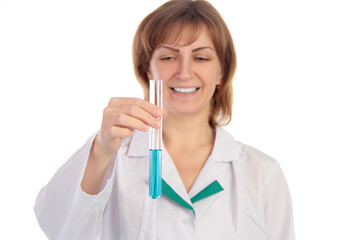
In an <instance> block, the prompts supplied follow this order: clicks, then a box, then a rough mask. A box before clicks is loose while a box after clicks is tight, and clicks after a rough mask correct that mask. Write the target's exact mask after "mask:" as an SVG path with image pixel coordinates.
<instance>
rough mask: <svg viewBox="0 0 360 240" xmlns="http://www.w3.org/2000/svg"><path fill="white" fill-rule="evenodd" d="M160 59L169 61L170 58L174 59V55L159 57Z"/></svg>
mask: <svg viewBox="0 0 360 240" xmlns="http://www.w3.org/2000/svg"><path fill="white" fill-rule="evenodd" d="M160 59H161V61H171V60H174V59H175V57H171V56H167V57H161V58H160Z"/></svg>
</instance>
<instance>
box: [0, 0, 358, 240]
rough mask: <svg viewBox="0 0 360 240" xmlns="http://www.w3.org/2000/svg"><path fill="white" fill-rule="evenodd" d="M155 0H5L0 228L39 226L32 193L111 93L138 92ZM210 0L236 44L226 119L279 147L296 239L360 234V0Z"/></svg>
mask: <svg viewBox="0 0 360 240" xmlns="http://www.w3.org/2000/svg"><path fill="white" fill-rule="evenodd" d="M163 2H164V1H160V0H157V1H155V0H151V1H145V0H144V1H126V2H125V1H114V0H112V1H110V0H103V1H100V0H86V1H85V0H61V1H60V0H58V1H54V0H52V1H49V0H42V1H41V0H32V1H30V0H0V112H1V118H0V121H1V123H0V134H1V136H0V161H1V165H0V166H1V167H0V184H1V187H0V191H1V198H0V201H1V204H0V219H1V227H0V228H1V231H0V239H46V238H45V235H44V234H43V233H42V231H41V229H40V228H39V226H38V224H37V222H36V219H35V216H34V213H33V206H34V203H35V198H36V195H37V193H38V191H39V190H40V188H41V187H42V186H43V185H45V184H46V183H47V182H48V181H49V180H50V178H51V177H52V175H53V174H54V173H55V171H56V170H57V169H58V168H59V167H60V166H61V164H63V163H64V162H65V161H66V160H67V158H68V157H69V156H70V155H71V154H72V153H73V152H74V151H75V150H76V149H78V148H79V147H80V146H81V145H82V144H83V143H84V142H85V141H86V139H87V138H88V137H89V136H90V135H91V134H92V133H94V132H95V131H97V129H98V128H99V126H100V123H101V117H102V110H103V108H104V107H105V106H106V105H107V103H108V100H109V99H110V97H112V96H133V97H142V89H141V88H140V86H139V84H138V83H137V81H136V80H135V77H134V75H133V69H132V59H131V42H132V38H133V35H134V33H135V31H136V27H137V25H138V24H139V22H140V21H141V19H142V18H143V17H144V16H145V15H146V14H148V13H149V12H150V11H152V10H154V9H155V8H156V7H157V6H159V5H160V4H161V3H163ZM210 2H211V3H212V4H213V5H214V6H215V7H216V8H217V9H218V10H219V12H220V13H221V14H222V15H223V17H224V19H225V21H226V22H227V24H228V26H229V28H230V30H231V32H232V34H233V38H234V42H235V46H236V50H237V55H238V70H237V74H236V76H235V79H234V87H235V103H234V108H233V110H234V117H233V121H232V123H231V124H230V125H229V126H228V127H226V129H227V130H229V131H230V132H231V133H232V134H233V135H234V136H235V138H236V139H238V140H240V141H242V142H244V143H247V144H249V145H252V146H254V147H256V148H258V149H260V150H261V151H264V152H266V153H267V154H269V155H271V156H273V157H274V158H276V159H277V160H278V161H279V163H280V165H281V166H282V169H283V171H284V172H285V175H286V177H287V180H288V184H289V187H290V190H291V194H292V198H293V204H294V214H295V230H296V236H297V239H307V240H310V239H316V240H318V239H360V232H359V231H358V230H357V229H358V227H359V225H360V220H359V216H360V207H359V203H360V193H359V189H360V186H359V185H360V174H359V172H360V167H359V166H360V164H359V161H360V153H359V152H360V151H359V150H360V127H359V125H360V124H359V123H360V113H359V109H360V107H359V104H360V94H359V92H360V87H359V81H360V47H359V46H360V44H359V43H360V14H359V13H360V8H359V4H358V1H350V0H337V1H332V0H326V1H325V0H323V1H321V0H302V1H285V0H284V1H280V0H274V1H224V0H212V1H210Z"/></svg>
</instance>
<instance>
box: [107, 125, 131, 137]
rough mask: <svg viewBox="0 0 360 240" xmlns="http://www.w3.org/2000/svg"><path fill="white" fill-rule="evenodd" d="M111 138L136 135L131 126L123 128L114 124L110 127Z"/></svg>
mask: <svg viewBox="0 0 360 240" xmlns="http://www.w3.org/2000/svg"><path fill="white" fill-rule="evenodd" d="M108 133H109V137H110V138H125V137H131V136H133V135H134V131H133V130H131V129H129V128H123V127H118V126H112V127H110V128H109V129H108Z"/></svg>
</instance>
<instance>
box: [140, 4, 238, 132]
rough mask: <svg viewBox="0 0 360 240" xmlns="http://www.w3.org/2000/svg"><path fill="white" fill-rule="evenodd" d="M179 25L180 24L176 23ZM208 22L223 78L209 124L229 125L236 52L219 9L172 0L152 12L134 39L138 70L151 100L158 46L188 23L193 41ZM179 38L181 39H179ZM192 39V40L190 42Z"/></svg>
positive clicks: (212, 106)
mask: <svg viewBox="0 0 360 240" xmlns="http://www.w3.org/2000/svg"><path fill="white" fill-rule="evenodd" d="M177 26H179V27H177ZM203 26H205V27H206V28H207V30H208V31H209V33H210V36H211V38H212V40H213V43H214V46H215V51H216V54H217V56H218V58H219V60H220V65H221V70H222V79H221V84H220V85H219V86H218V87H217V88H216V90H215V93H214V95H213V97H212V100H211V113H210V116H209V124H210V126H212V127H215V126H216V125H227V124H229V123H230V121H231V115H232V109H231V108H232V101H233V86H232V79H233V77H234V74H235V69H236V54H235V48H234V44H233V40H232V37H231V34H230V31H229V29H228V28H227V26H226V24H225V22H224V20H223V18H222V17H221V15H220V14H219V13H218V11H217V10H216V9H215V8H214V7H213V6H212V5H211V4H210V3H208V2H207V1H205V0H172V1H169V2H166V3H165V4H163V5H162V6H160V7H159V8H158V9H156V10H155V11H153V12H152V13H150V14H149V15H148V16H147V17H145V18H144V19H143V21H142V22H141V23H140V25H139V27H138V29H137V32H136V34H135V37H134V41H133V64H134V69H135V74H136V77H137V79H138V81H139V82H140V84H141V86H142V87H143V90H144V98H145V100H148V89H149V79H148V76H147V73H148V71H149V67H150V60H151V57H152V54H153V53H154V51H155V49H156V48H157V47H158V46H159V45H160V44H161V43H164V41H166V40H168V38H169V36H170V35H171V34H172V33H174V31H177V32H176V33H177V36H179V37H178V38H180V36H181V33H182V31H183V29H184V28H185V27H191V28H192V29H194V33H195V34H194V35H193V37H192V39H190V43H191V42H193V41H195V40H196V39H197V37H198V36H199V34H200V32H201V30H202V27H203ZM177 40H180V39H177ZM190 43H189V44H190Z"/></svg>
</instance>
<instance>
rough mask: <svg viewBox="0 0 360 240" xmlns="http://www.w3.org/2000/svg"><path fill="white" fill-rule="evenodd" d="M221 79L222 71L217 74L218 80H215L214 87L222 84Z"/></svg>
mask: <svg viewBox="0 0 360 240" xmlns="http://www.w3.org/2000/svg"><path fill="white" fill-rule="evenodd" d="M222 77H223V74H222V71H220V72H219V76H218V79H217V80H216V85H220V84H221V82H222Z"/></svg>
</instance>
